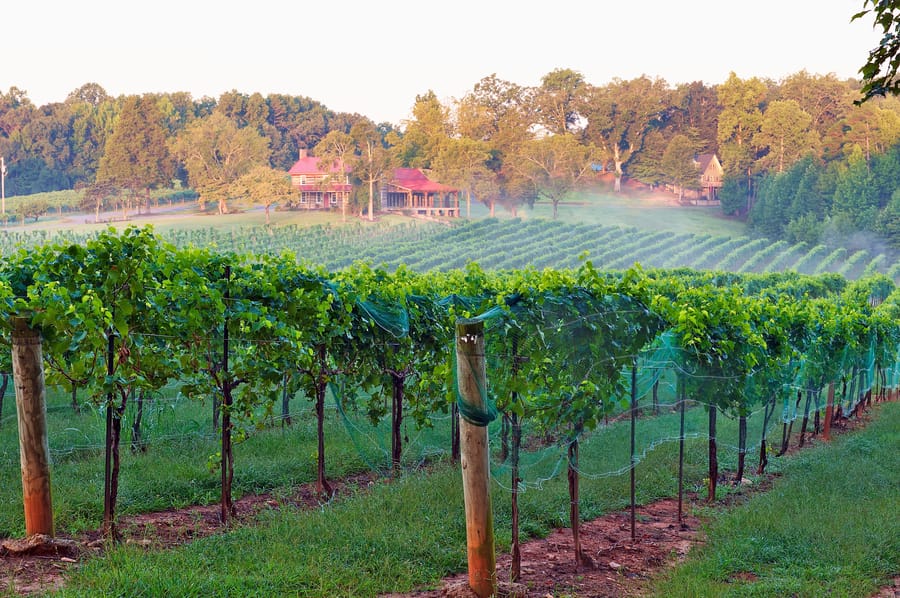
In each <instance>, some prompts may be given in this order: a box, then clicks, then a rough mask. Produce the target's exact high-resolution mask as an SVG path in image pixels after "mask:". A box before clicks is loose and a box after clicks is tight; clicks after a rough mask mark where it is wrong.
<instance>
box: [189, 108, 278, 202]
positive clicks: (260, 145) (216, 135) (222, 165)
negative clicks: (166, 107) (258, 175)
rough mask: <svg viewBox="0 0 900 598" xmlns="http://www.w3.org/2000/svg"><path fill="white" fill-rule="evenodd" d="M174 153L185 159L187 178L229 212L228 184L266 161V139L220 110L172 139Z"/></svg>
mask: <svg viewBox="0 0 900 598" xmlns="http://www.w3.org/2000/svg"><path fill="white" fill-rule="evenodd" d="M172 151H173V153H174V154H175V155H176V156H177V157H178V158H179V159H180V160H181V161H182V162H183V163H184V166H185V168H186V169H187V172H188V182H189V183H190V185H191V187H193V188H194V189H195V190H196V191H197V193H199V194H200V207H201V209H204V204H205V202H207V201H215V202H217V204H218V210H219V213H220V214H227V213H228V204H227V200H228V197H229V196H228V190H229V185H230V184H231V183H232V182H234V181H235V180H236V179H237V178H238V177H240V176H242V175H244V174H246V173H247V172H248V171H249V170H250V169H251V168H253V167H254V166H258V165H265V164H268V162H269V142H268V140H267V139H266V138H265V137H262V136H261V135H260V134H259V133H257V132H256V131H254V130H253V129H250V128H246V127H245V128H243V129H239V128H238V127H237V125H236V124H235V123H234V122H233V121H231V120H229V119H228V117H226V116H225V115H223V114H221V113H215V114H212V115H210V116H209V117H207V118H204V119H202V120H197V121H194V122H193V123H191V124H190V125H188V126H187V128H185V130H184V131H183V132H182V133H181V134H180V135H179V136H178V137H177V138H176V139H175V140H174V142H173V143H172Z"/></svg>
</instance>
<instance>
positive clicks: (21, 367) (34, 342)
mask: <svg viewBox="0 0 900 598" xmlns="http://www.w3.org/2000/svg"><path fill="white" fill-rule="evenodd" d="M13 327H14V328H13V334H12V366H13V379H14V380H15V387H16V412H17V414H18V421H19V454H20V461H21V464H22V494H23V499H24V504H25V533H26V535H28V536H31V535H34V534H46V535H48V536H52V535H53V505H52V502H51V499H50V445H49V443H48V440H47V395H46V391H45V388H44V368H43V359H42V357H41V336H40V334H39V333H38V332H37V331H35V330H32V329H31V328H29V327H28V324H27V322H26V321H25V319H24V318H13Z"/></svg>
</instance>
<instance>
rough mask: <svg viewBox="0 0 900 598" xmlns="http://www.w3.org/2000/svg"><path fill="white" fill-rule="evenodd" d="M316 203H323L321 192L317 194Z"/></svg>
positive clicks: (318, 204)
mask: <svg viewBox="0 0 900 598" xmlns="http://www.w3.org/2000/svg"><path fill="white" fill-rule="evenodd" d="M316 205H317V206H320V205H322V194H321V193H318V194H316Z"/></svg>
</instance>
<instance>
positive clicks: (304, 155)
mask: <svg viewBox="0 0 900 598" xmlns="http://www.w3.org/2000/svg"><path fill="white" fill-rule="evenodd" d="M307 152H309V150H308V149H306V148H305V147H301V148H300V160H302V159H303V158H305V157H306V155H307Z"/></svg>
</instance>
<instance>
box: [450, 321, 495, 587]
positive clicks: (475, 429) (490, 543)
mask: <svg viewBox="0 0 900 598" xmlns="http://www.w3.org/2000/svg"><path fill="white" fill-rule="evenodd" d="M456 379H457V386H458V388H459V396H460V398H461V399H462V401H463V402H464V403H465V404H466V405H465V407H468V408H470V409H471V410H473V411H482V410H484V408H485V392H486V389H487V373H486V370H485V360H484V322H482V321H479V320H459V321H457V323H456ZM467 410H468V409H465V408H463V409H461V411H462V417H460V422H459V432H460V463H461V465H462V478H463V499H464V501H465V507H466V546H467V553H468V563H469V586H470V587H471V588H472V590H473V591H474V592H475V593H476V594H477V595H478V596H479V597H480V598H487V597H488V596H493V595H496V593H497V575H496V556H495V554H494V521H493V513H492V511H491V493H490V483H491V475H490V474H491V470H490V462H489V452H488V431H487V427H486V422H484V423H482V424H481V425H479V424H476V423H472V422H471V421H469V418H467V417H466V416H465V412H466V411H467Z"/></svg>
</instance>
